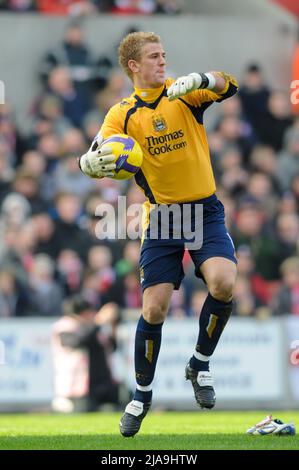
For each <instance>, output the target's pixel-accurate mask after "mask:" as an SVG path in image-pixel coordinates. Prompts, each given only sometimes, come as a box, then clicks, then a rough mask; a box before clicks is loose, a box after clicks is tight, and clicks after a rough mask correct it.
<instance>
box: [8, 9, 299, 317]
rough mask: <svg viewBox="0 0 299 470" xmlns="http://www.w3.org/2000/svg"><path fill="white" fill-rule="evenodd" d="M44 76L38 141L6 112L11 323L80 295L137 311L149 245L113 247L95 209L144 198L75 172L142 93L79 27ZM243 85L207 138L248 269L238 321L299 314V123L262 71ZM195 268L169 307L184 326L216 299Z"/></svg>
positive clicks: (50, 59) (238, 294) (56, 311)
mask: <svg viewBox="0 0 299 470" xmlns="http://www.w3.org/2000/svg"><path fill="white" fill-rule="evenodd" d="M0 3H1V5H2V6H3V4H4V3H6V4H7V5H10V6H13V5H15V6H17V5H19V6H20V5H21V4H22V5H23V6H24V8H25V5H26V4H27V5H29V4H32V3H33V2H29V1H27V2H26V1H23V2H22V1H8V2H0ZM35 3H36V4H42V3H46V2H42V1H40V2H38V1H37V2H35ZM51 3H57V2H51ZM66 3H75V2H66ZM81 3H83V2H81ZM87 3H90V4H93V5H94V6H95V7H98V6H99V4H104V2H87ZM105 3H106V4H108V3H111V2H105ZM114 3H115V4H126V3H130V2H125V1H124V2H121V1H120V2H114ZM131 3H132V2H131ZM133 3H135V4H136V2H133ZM137 3H139V4H144V5H153V3H154V2H152V1H144V2H137ZM155 3H159V4H162V3H165V4H166V3H169V4H170V3H173V2H155ZM116 39H117V38H116ZM36 73H37V74H39V78H40V83H41V90H42V91H41V92H40V93H39V94H38V96H36V99H35V100H34V103H32V107H31V109H30V113H29V116H28V119H30V120H31V128H30V132H29V133H27V134H26V135H24V133H23V132H21V130H20V129H19V127H18V125H17V123H16V119H15V115H14V111H13V109H12V108H11V106H10V104H9V103H8V104H5V105H1V106H0V317H2V318H4V317H15V316H17V317H20V316H58V317H59V316H60V315H62V313H63V303H64V301H65V300H67V299H69V298H71V297H72V296H73V295H74V294H80V296H81V297H82V298H83V299H85V300H86V301H87V302H88V303H89V305H91V306H92V307H93V308H94V309H95V310H97V311H98V310H99V309H100V307H101V306H103V305H105V304H106V303H109V302H113V303H114V304H116V305H118V306H119V307H120V308H121V309H137V311H138V310H140V307H141V290H140V284H139V267H138V259H139V249H140V244H139V240H128V239H118V238H117V236H113V235H115V234H112V233H110V234H109V233H108V237H107V238H106V239H103V238H104V237H103V236H102V235H103V234H105V233H107V227H106V226H105V223H103V220H104V219H103V218H102V219H101V217H99V216H97V215H96V209H97V207H99V206H100V204H101V203H103V202H106V203H107V202H108V203H110V204H111V205H112V206H113V207H114V208H115V210H116V211H117V203H118V197H119V196H122V195H126V196H127V206H129V205H131V204H141V203H142V202H143V201H144V196H143V194H142V192H141V191H140V190H139V189H138V187H137V186H136V185H135V183H134V181H133V180H132V181H131V180H130V181H125V182H119V181H114V180H112V179H103V180H96V179H89V178H87V177H86V176H84V175H83V174H82V173H81V172H80V170H79V168H78V165H77V161H76V158H77V157H78V156H79V155H81V154H82V153H84V152H85V151H86V150H87V148H88V147H89V145H90V142H91V140H92V139H93V137H94V136H95V134H96V133H97V132H98V130H99V127H100V126H101V123H102V121H103V118H104V115H105V113H106V112H107V110H108V109H109V108H110V107H111V106H112V105H113V104H115V103H116V102H118V101H120V100H121V98H123V97H124V96H128V94H130V93H131V91H132V88H131V84H130V82H129V81H128V79H127V78H126V77H125V76H124V75H123V73H122V72H121V71H120V70H119V69H118V68H117V63H116V50H111V51H108V52H107V56H102V57H98V58H96V59H95V58H94V54H93V51H91V50H90V48H89V47H88V46H87V45H86V43H85V39H84V32H83V31H82V29H81V27H80V25H79V24H77V23H72V24H70V25H69V27H68V28H67V30H66V33H65V37H64V40H63V41H62V42H61V43H60V44H57V47H56V48H54V49H53V50H49V51H47V53H46V54H45V56H44V57H43V58H42V61H41V63H40V69H39V70H37V71H36ZM238 79H239V82H240V91H239V93H238V95H236V96H234V97H233V98H230V99H229V100H226V101H224V102H223V103H222V104H221V105H217V104H216V105H214V107H216V109H217V112H216V115H215V116H216V117H215V118H214V120H213V122H212V123H211V125H210V126H209V132H208V139H209V144H210V150H211V158H212V161H213V166H214V169H215V175H216V179H217V185H218V192H217V194H218V197H219V198H220V199H221V200H222V202H223V203H224V205H225V209H226V223H227V227H228V229H229V231H230V233H231V235H232V238H233V240H234V243H235V247H236V253H237V258H238V262H239V274H238V280H237V284H236V289H235V299H236V306H235V315H239V316H258V317H262V318H265V317H268V316H270V315H281V314H285V313H291V314H294V315H297V314H299V243H298V234H299V217H298V209H299V118H298V117H295V116H293V115H292V114H291V106H290V100H289V95H288V90H273V89H271V87H270V86H269V85H268V83H267V81H266V78H265V77H264V74H263V70H262V69H261V68H260V66H259V65H258V64H254V63H252V64H249V65H248V67H247V68H246V70H244V74H243V76H242V77H238ZM119 217H123V214H122V215H120V214H119ZM129 222H130V220H129V219H127V220H126V223H129ZM184 269H185V273H186V277H185V280H184V282H183V283H182V286H181V288H180V290H179V291H176V292H174V294H173V297H172V301H171V307H170V315H171V316H173V317H176V318H184V317H185V316H186V315H187V316H198V315H199V312H200V310H201V306H202V304H203V302H204V300H205V297H206V288H205V285H204V284H203V283H201V281H199V280H198V279H196V278H195V277H194V274H193V271H194V268H193V264H192V262H191V260H190V257H189V254H188V252H186V254H185V257H184Z"/></svg>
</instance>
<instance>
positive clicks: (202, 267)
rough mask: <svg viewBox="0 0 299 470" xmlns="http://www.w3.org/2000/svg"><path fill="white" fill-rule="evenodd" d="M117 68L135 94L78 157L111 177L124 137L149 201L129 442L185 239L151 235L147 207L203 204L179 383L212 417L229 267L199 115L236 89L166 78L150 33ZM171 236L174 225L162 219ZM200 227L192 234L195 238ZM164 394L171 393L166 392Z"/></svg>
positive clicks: (123, 426) (146, 404)
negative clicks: (199, 283) (197, 294)
mask: <svg viewBox="0 0 299 470" xmlns="http://www.w3.org/2000/svg"><path fill="white" fill-rule="evenodd" d="M119 61H120V64H121V66H122V67H123V69H124V71H125V72H126V73H127V75H128V76H129V77H130V78H131V80H132V82H133V85H134V93H133V94H132V95H131V96H130V97H128V98H126V99H124V100H123V101H122V102H120V103H118V104H117V105H115V106H113V107H112V108H111V109H110V110H109V112H108V113H107V115H106V118H105V120H104V123H103V126H102V128H101V130H100V132H99V134H98V135H97V137H96V138H95V140H94V142H93V144H92V146H91V148H90V150H89V151H88V152H87V153H86V154H85V155H83V156H82V157H81V158H80V167H81V170H82V171H83V172H84V173H85V174H86V175H89V176H91V177H112V178H113V175H114V171H113V170H114V169H115V163H114V156H113V155H112V154H111V152H110V151H109V148H108V150H107V148H106V149H105V151H103V152H102V151H101V143H102V142H103V139H106V138H107V137H109V136H110V135H112V134H119V133H124V134H128V135H130V136H132V137H133V138H134V139H136V140H137V141H138V142H139V144H140V145H141V147H142V150H143V153H144V160H143V164H142V167H141V169H140V170H139V171H138V173H137V174H136V176H135V179H136V183H137V184H138V185H139V186H140V188H141V189H142V190H143V191H144V193H145V195H146V196H147V202H146V203H145V204H144V211H145V217H144V220H145V224H144V227H143V228H144V237H143V242H142V247H141V256H140V275H141V285H142V289H143V308H142V315H141V317H140V319H139V322H138V325H137V330H136V337H135V373H136V383H137V384H136V390H135V393H134V397H133V400H132V401H131V402H130V403H129V404H128V405H127V407H126V409H125V412H124V414H123V416H122V418H121V421H120V432H121V433H122V435H123V436H125V437H128V436H133V435H134V434H136V433H137V432H138V431H139V429H140V426H141V423H142V420H143V418H144V417H145V415H146V413H147V412H148V410H149V408H150V406H151V402H152V382H153V379H154V373H155V368H156V363H157V359H158V355H159V350H160V344H161V331H162V326H163V322H164V320H165V318H166V315H167V311H168V306H169V302H170V298H171V295H172V292H173V289H178V288H179V286H180V283H181V281H182V279H183V277H184V272H183V268H182V258H183V255H184V251H185V240H184V239H183V238H182V239H180V240H178V239H174V237H172V238H171V236H170V237H169V239H168V240H165V239H161V237H158V239H157V238H151V236H149V234H150V233H151V232H150V229H151V223H152V224H153V220H152V219H153V217H152V214H153V212H152V211H153V208H156V207H162V206H163V205H164V207H167V205H171V204H178V205H179V207H180V208H183V207H184V206H185V205H187V204H188V205H189V207H191V219H192V220H191V222H192V224H193V226H195V225H194V223H195V222H194V213H195V212H196V211H195V209H196V207H197V206H199V205H202V207H203V214H202V221H203V222H202V224H201V230H202V235H203V237H202V245H201V247H200V248H194V249H192V248H189V252H190V255H191V258H192V260H193V263H194V266H195V275H196V276H197V277H199V278H202V279H203V280H204V281H205V283H206V284H207V287H208V290H209V293H208V296H207V298H206V301H205V303H204V305H203V308H202V311H201V313H200V318H199V333H198V339H197V343H196V345H195V348H194V351H193V355H192V357H191V358H190V360H189V361H188V364H187V366H186V369H185V376H186V379H187V380H190V382H191V384H192V386H193V390H194V395H195V399H196V402H197V403H198V404H199V406H200V407H202V408H213V406H214V405H215V392H214V387H213V379H212V375H211V372H210V369H209V361H210V358H211V356H212V354H213V352H214V350H215V348H216V346H217V343H218V341H219V338H220V336H221V334H222V331H223V329H224V327H225V325H226V322H227V321H228V319H229V316H230V314H231V312H232V305H233V304H232V295H233V294H232V293H233V286H234V283H235V279H236V259H235V253H234V246H233V243H232V240H231V238H230V236H229V234H228V233H227V230H226V227H225V222H224V209H223V205H222V203H221V202H220V201H219V200H218V199H217V196H216V194H215V191H216V187H215V181H214V176H213V171H212V167H211V161H210V155H209V148H208V143H207V137H206V133H205V129H204V126H203V114H204V111H205V110H206V109H207V108H208V107H209V106H210V105H211V104H213V103H214V102H221V101H222V100H224V99H226V98H229V97H230V96H232V95H234V94H235V93H236V92H237V83H236V80H235V79H234V78H233V77H232V76H231V75H228V74H226V73H223V72H208V73H190V74H188V75H186V76H183V77H180V78H178V79H177V80H173V79H170V78H165V67H166V60H165V52H164V49H163V46H162V43H161V40H160V37H159V36H157V35H156V34H154V33H147V32H137V33H131V34H129V35H127V36H126V37H125V38H124V39H123V40H122V42H121V44H120V46H119ZM169 226H170V227H169V228H170V234H171V233H172V232H171V230H172V231H173V230H174V226H172V224H171V220H170V219H169ZM197 227H198V225H196V229H197ZM169 393H171V390H170V391H169Z"/></svg>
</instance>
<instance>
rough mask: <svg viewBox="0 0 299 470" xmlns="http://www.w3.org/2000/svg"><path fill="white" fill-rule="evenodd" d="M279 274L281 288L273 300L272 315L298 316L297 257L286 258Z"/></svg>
mask: <svg viewBox="0 0 299 470" xmlns="http://www.w3.org/2000/svg"><path fill="white" fill-rule="evenodd" d="M280 272H281V275H282V286H281V288H280V289H279V291H278V293H277V295H276V296H275V298H274V299H273V303H272V309H273V315H284V314H292V315H299V257H298V256H293V257H291V258H287V259H286V260H285V261H284V262H283V263H282V265H281V267H280Z"/></svg>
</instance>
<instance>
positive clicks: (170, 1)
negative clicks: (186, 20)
mask: <svg viewBox="0 0 299 470" xmlns="http://www.w3.org/2000/svg"><path fill="white" fill-rule="evenodd" d="M179 3H181V2H179ZM154 13H164V14H165V15H177V14H178V13H181V8H180V5H179V4H178V1H177V0H156V9H155V11H154Z"/></svg>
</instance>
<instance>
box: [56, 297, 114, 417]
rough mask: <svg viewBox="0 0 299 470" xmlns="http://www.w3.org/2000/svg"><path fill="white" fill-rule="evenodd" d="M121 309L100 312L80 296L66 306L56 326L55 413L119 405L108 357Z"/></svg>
mask: <svg viewBox="0 0 299 470" xmlns="http://www.w3.org/2000/svg"><path fill="white" fill-rule="evenodd" d="M117 322H118V310H117V307H116V305H115V304H106V305H104V306H103V307H102V308H101V309H100V310H99V311H98V312H97V311H96V310H95V309H94V308H93V307H92V305H91V304H90V303H89V302H87V301H86V300H84V299H83V298H82V297H80V296H76V297H73V298H72V299H71V301H70V302H69V304H66V307H65V310H64V316H63V317H62V318H61V319H60V320H58V321H57V322H56V323H55V324H54V326H53V343H52V344H53V359H54V384H55V399H54V401H53V409H54V410H55V411H62V412H72V411H95V410H97V409H98V407H99V406H101V405H103V404H105V403H113V404H114V405H118V404H119V399H120V396H119V391H120V386H119V384H118V383H116V381H115V380H114V378H113V377H112V374H111V371H110V366H109V356H110V355H111V353H112V351H113V350H114V348H115V331H116V325H117Z"/></svg>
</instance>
